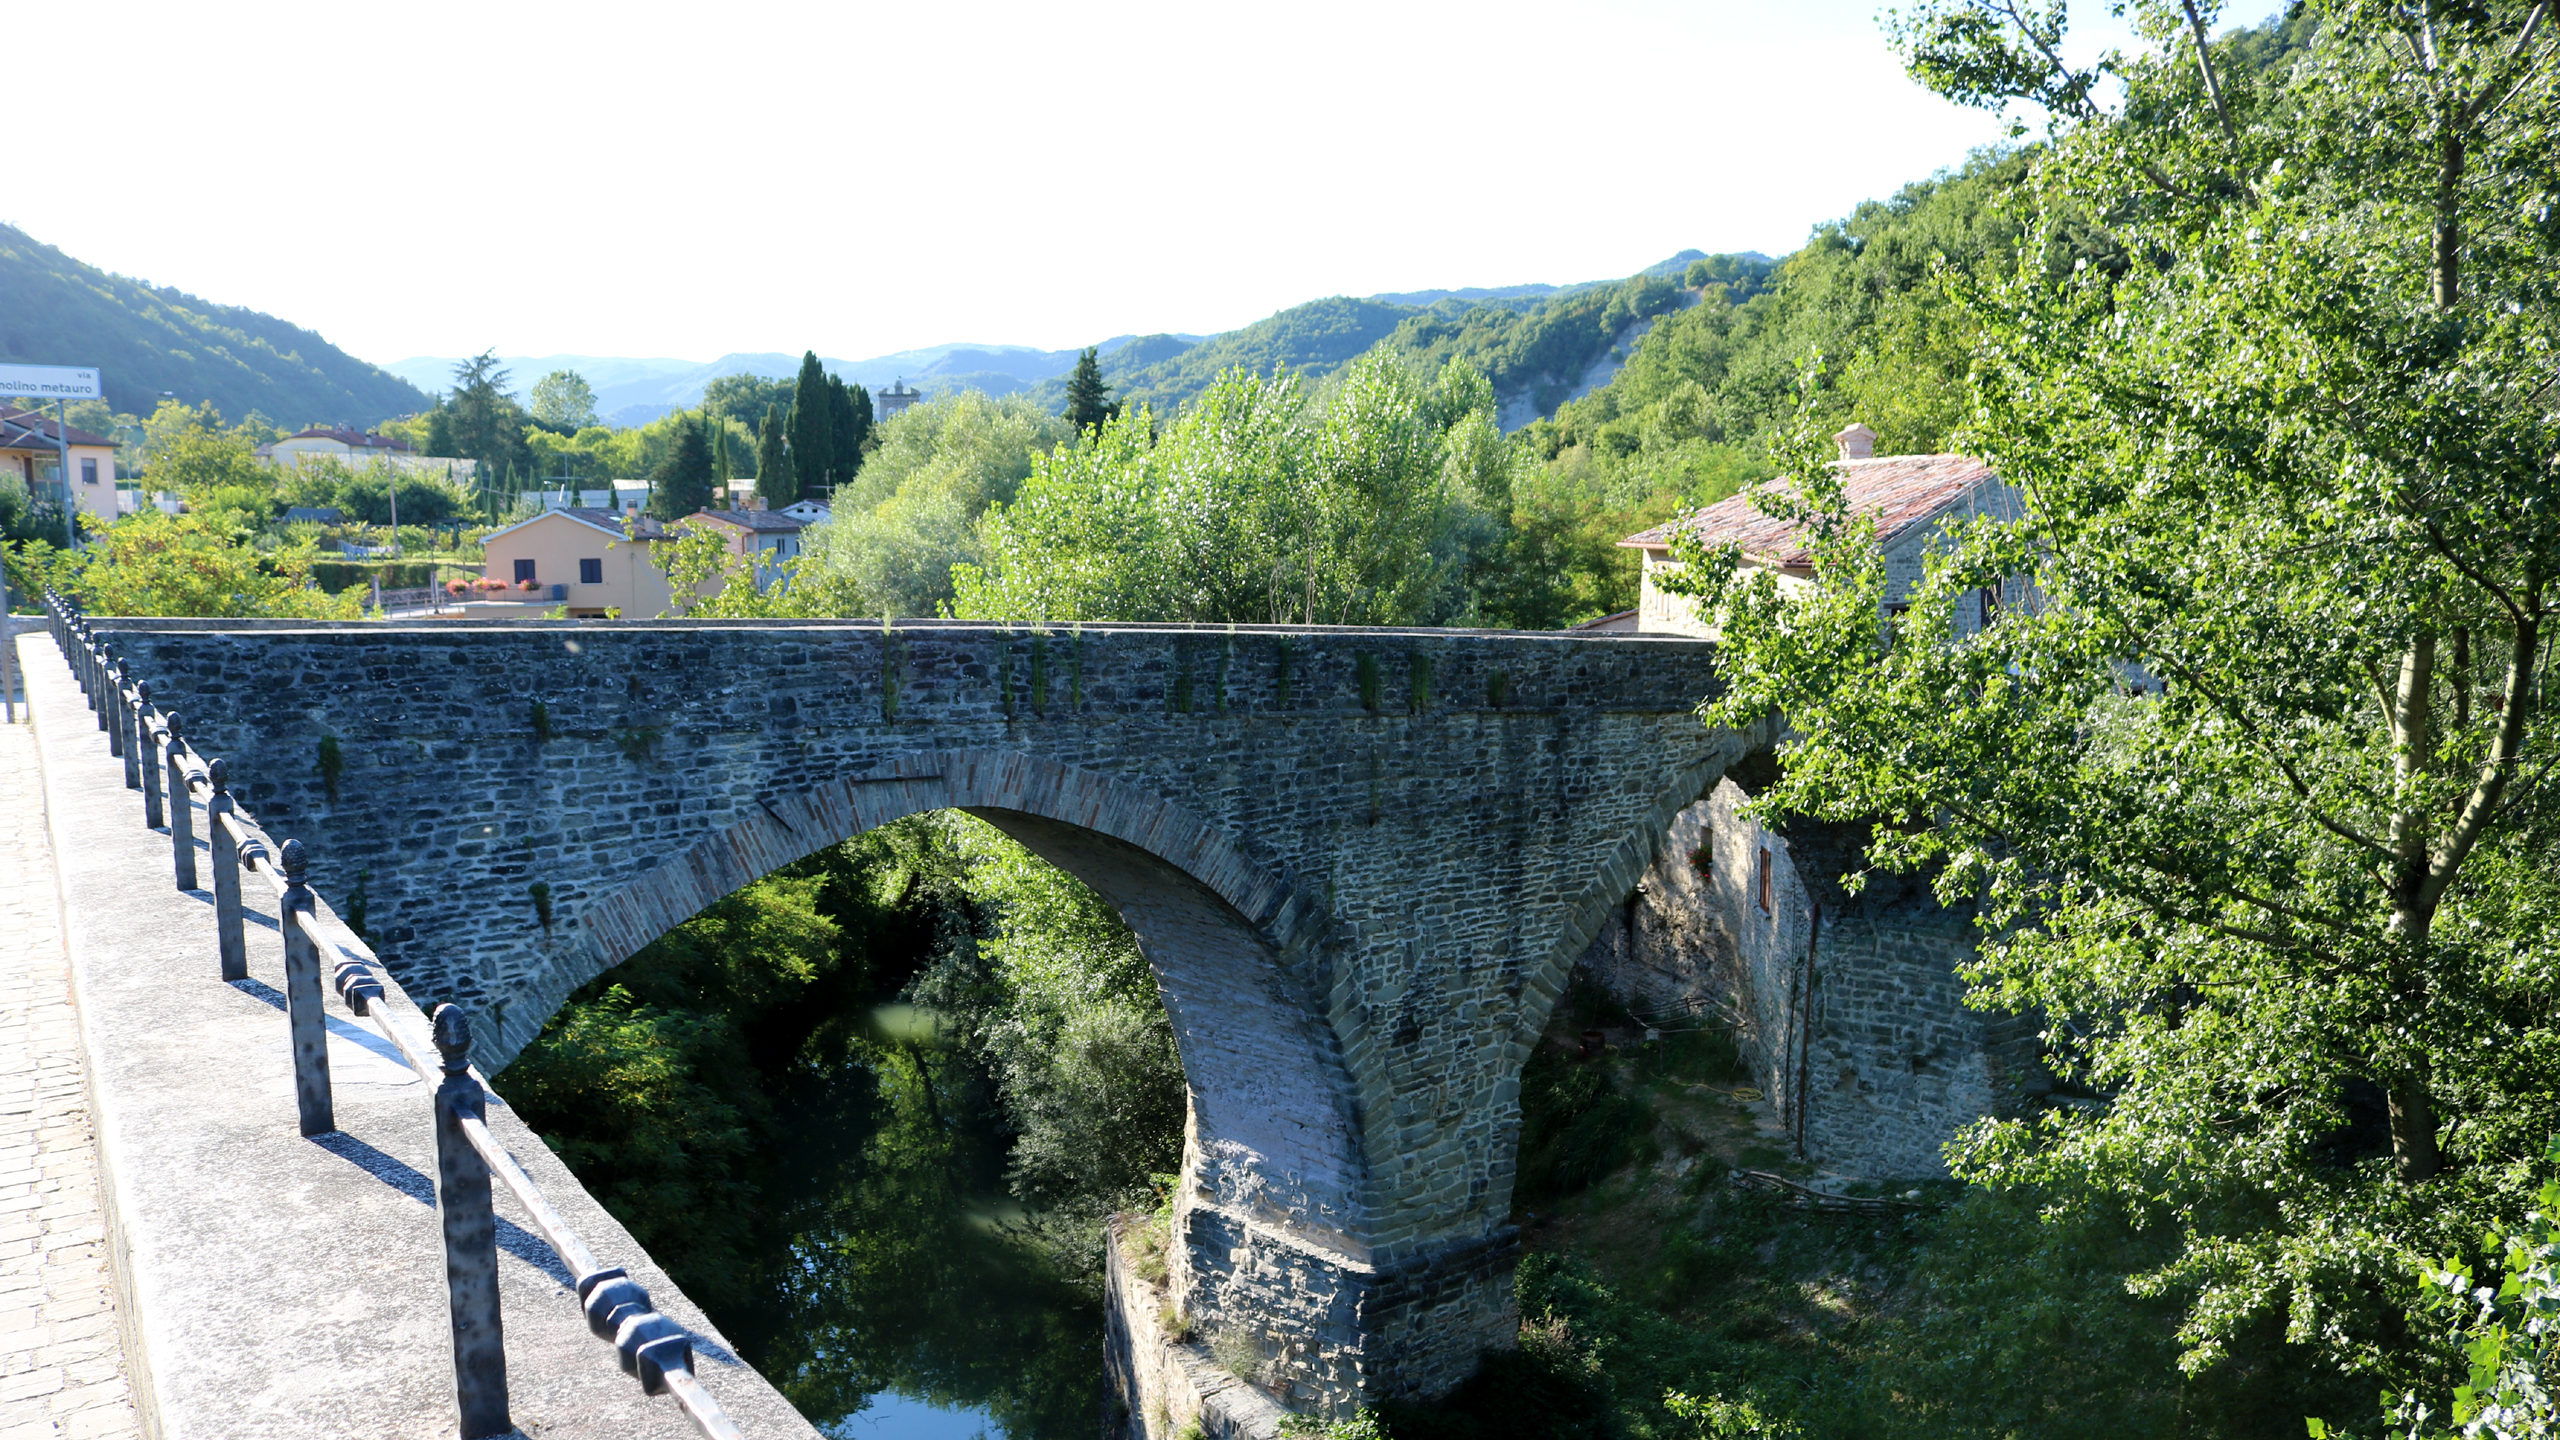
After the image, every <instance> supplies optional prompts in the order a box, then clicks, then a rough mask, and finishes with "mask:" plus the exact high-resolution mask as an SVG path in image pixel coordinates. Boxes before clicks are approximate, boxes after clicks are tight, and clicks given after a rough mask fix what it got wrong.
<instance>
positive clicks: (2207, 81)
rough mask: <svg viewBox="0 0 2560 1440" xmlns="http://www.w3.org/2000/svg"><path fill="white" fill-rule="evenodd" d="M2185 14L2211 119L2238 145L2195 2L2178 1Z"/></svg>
mask: <svg viewBox="0 0 2560 1440" xmlns="http://www.w3.org/2000/svg"><path fill="white" fill-rule="evenodd" d="M2178 3H2179V4H2180V5H2181V6H2184V7H2185V9H2186V12H2187V29H2188V31H2189V32H2190V33H2191V34H2193V35H2194V36H2195V38H2196V68H2197V69H2198V70H2200V71H2202V72H2204V93H2205V98H2206V99H2208V100H2211V101H2212V102H2213V118H2214V119H2216V120H2219V121H2221V122H2222V134H2223V138H2225V139H2227V140H2229V141H2230V142H2231V143H2232V144H2234V145H2238V144H2239V143H2240V132H2239V131H2238V130H2235V129H2233V128H2232V125H2231V112H2230V111H2229V110H2227V109H2225V108H2223V104H2222V82H2221V81H2220V80H2217V79H2215V78H2214V74H2213V55H2212V53H2211V52H2210V51H2209V50H2207V49H2206V48H2205V38H2204V16H2203V15H2201V14H2199V13H2198V12H2197V10H2196V3H2195V0H2178Z"/></svg>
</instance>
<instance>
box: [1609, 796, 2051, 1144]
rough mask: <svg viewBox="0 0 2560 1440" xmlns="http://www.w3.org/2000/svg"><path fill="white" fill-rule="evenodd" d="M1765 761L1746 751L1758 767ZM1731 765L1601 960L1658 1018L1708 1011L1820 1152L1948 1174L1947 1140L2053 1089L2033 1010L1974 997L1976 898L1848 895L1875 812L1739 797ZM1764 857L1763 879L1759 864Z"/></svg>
mask: <svg viewBox="0 0 2560 1440" xmlns="http://www.w3.org/2000/svg"><path fill="white" fill-rule="evenodd" d="M1753 764H1754V762H1750V761H1746V762H1745V763H1744V764H1743V765H1741V766H1738V767H1736V770H1735V772H1734V773H1735V775H1736V776H1738V777H1739V778H1740V779H1742V780H1744V781H1751V780H1753V778H1754V775H1753ZM1748 799H1749V794H1748V792H1747V791H1746V789H1745V788H1744V786H1743V785H1741V784H1737V783H1736V780H1735V779H1734V778H1726V779H1722V780H1720V781H1718V783H1717V784H1716V786H1715V788H1714V790H1713V791H1712V792H1710V793H1709V795H1708V796H1707V798H1706V799H1704V800H1702V801H1699V802H1698V803H1696V804H1694V805H1691V806H1689V807H1687V808H1686V809H1683V810H1682V811H1681V812H1680V813H1679V814H1678V815H1677V816H1676V817H1674V819H1673V820H1672V822H1671V824H1670V826H1669V827H1667V829H1666V830H1665V831H1664V833H1663V835H1662V837H1661V841H1660V843H1659V844H1658V845H1657V847H1656V849H1655V853H1654V858H1653V861H1652V863H1651V864H1650V865H1649V866H1648V867H1647V869H1646V871H1645V874H1644V878H1643V881H1642V882H1641V883H1640V885H1639V886H1638V887H1637V889H1636V891H1635V892H1634V893H1633V894H1632V895H1631V896H1630V897H1629V899H1628V901H1627V903H1626V905H1625V907H1624V909H1623V911H1622V913H1621V916H1620V917H1619V919H1618V922H1617V923H1616V924H1613V925H1612V926H1610V927H1609V928H1607V929H1606V930H1604V931H1603V932H1602V933H1601V935H1600V936H1599V937H1598V939H1596V940H1595V941H1594V943H1593V945H1592V948H1591V950H1590V951H1589V952H1588V953H1587V954H1586V955H1585V956H1584V958H1583V961H1582V966H1583V968H1584V970H1585V972H1586V973H1587V974H1589V975H1590V976H1591V978H1593V979H1594V980H1596V981H1598V982H1599V983H1600V984H1602V985H1603V986H1605V987H1606V988H1607V989H1608V990H1609V991H1610V992H1611V993H1612V994H1614V995H1616V996H1617V997H1619V998H1620V999H1621V1000H1623V1001H1624V1002H1626V1003H1627V1004H1628V1005H1629V1007H1630V1008H1632V1009H1634V1010H1635V1011H1636V1012H1637V1013H1638V1014H1640V1015H1643V1016H1645V1017H1647V1018H1648V1019H1656V1020H1660V1021H1662V1022H1664V1023H1671V1022H1673V1021H1674V1019H1675V1017H1685V1016H1699V1015H1712V1016H1714V1017H1716V1018H1717V1019H1718V1020H1720V1021H1721V1022H1722V1023H1724V1024H1725V1025H1726V1026H1728V1027H1729V1028H1730V1029H1731V1030H1732V1032H1733V1034H1734V1036H1735V1038H1736V1040H1737V1041H1738V1042H1739V1044H1740V1047H1741V1050H1742V1056H1743V1063H1744V1065H1745V1066H1746V1068H1747V1069H1748V1070H1749V1071H1750V1073H1751V1074H1752V1076H1753V1077H1754V1080H1755V1083H1757V1084H1758V1086H1759V1087H1760V1089H1761V1090H1762V1091H1763V1092H1764V1093H1765V1094H1766V1095H1767V1096H1768V1098H1769V1099H1770V1100H1771V1101H1772V1102H1773V1103H1774V1104H1775V1106H1776V1108H1777V1111H1778V1115H1779V1118H1780V1120H1781V1122H1782V1123H1783V1124H1784V1125H1785V1127H1786V1129H1787V1131H1788V1133H1789V1134H1790V1135H1791V1136H1793V1137H1795V1138H1796V1140H1797V1142H1798V1145H1799V1149H1800V1153H1801V1154H1802V1155H1803V1156H1804V1157H1805V1158H1806V1159H1808V1160H1811V1161H1813V1162H1814V1163H1816V1164H1819V1165H1821V1166H1823V1167H1824V1168H1826V1169H1828V1170H1831V1171H1834V1172H1836V1173H1841V1174H1848V1175H1857V1176H1864V1177H1873V1178H1880V1179H1905V1178H1911V1179H1918V1178H1936V1177H1941V1176H1944V1175H1945V1174H1946V1173H1947V1170H1946V1162H1945V1158H1944V1156H1943V1154H1942V1152H1941V1147H1942V1146H1943V1145H1944V1144H1945V1142H1946V1141H1947V1140H1948V1139H1949V1138H1950V1137H1952V1136H1953V1135H1954V1134H1955V1133H1956V1132H1957V1131H1958V1130H1960V1129H1962V1128H1963V1127H1964V1126H1966V1125H1968V1124H1970V1123H1972V1122H1973V1121H1974V1120H1976V1119H1979V1118H1981V1117H1983V1116H1986V1115H1995V1114H2008V1113H2012V1112H2014V1111H2015V1110H2017V1109H2018V1108H2019V1107H2021V1106H2022V1105H2025V1104H2029V1103H2032V1097H2033V1095H2034V1094H2035V1093H2037V1092H2038V1091H2040V1090H2042V1089H2047V1088H2050V1082H2049V1080H2048V1079H2046V1078H2045V1077H2044V1075H2043V1072H2042V1070H2041V1067H2040V1066H2038V1064H2037V1063H2036V1060H2035V1054H2036V1048H2035V1047H2036V1042H2035V1035H2034V1026H2033V1024H2032V1023H2031V1022H2029V1021H2027V1020H2024V1019H2021V1018H2018V1017H2009V1016H1999V1015H1991V1014H1985V1013H1982V1012H1978V1011H1975V1010H1972V1009H1969V1008H1967V1007H1966V1005H1965V1004H1964V994H1965V988H1966V987H1965V984H1964V981H1963V980H1962V978H1961V977H1960V976H1959V975H1958V973H1957V971H1958V968H1959V967H1960V966H1962V965H1963V964H1964V963H1965V962H1966V961H1967V960H1968V959H1970V958H1971V957H1972V955H1973V954H1974V953H1975V947H1974V929H1973V922H1972V917H1971V915H1970V913H1969V912H1967V913H1958V912H1953V911H1949V910H1946V909H1944V908H1942V907H1941V906H1939V905H1938V904H1937V902H1936V900H1935V898H1934V896H1932V895H1931V894H1930V892H1929V889H1928V887H1927V885H1926V884H1925V883H1924V882H1922V881H1919V880H1916V879H1913V878H1911V877H1906V876H1895V875H1881V874H1880V875H1874V876H1871V877H1869V883H1868V885H1867V886H1866V887H1865V889H1864V890H1863V891H1862V892H1861V893H1859V894H1856V895H1851V894H1850V893H1849V892H1848V890H1847V888H1846V887H1845V886H1844V885H1842V884H1841V883H1840V879H1839V877H1840V876H1841V875H1843V874H1844V873H1847V872H1849V871H1851V870H1853V869H1857V868H1860V867H1861V865H1862V861H1861V856H1862V855H1863V852H1864V849H1865V844H1866V835H1865V830H1864V827H1860V826H1834V825H1822V824H1815V823H1805V822H1799V823H1796V824H1793V825H1791V826H1789V827H1788V828H1787V829H1786V830H1785V831H1779V830H1775V829H1771V828H1768V827H1764V826H1762V825H1759V824H1757V823H1755V822H1753V821H1751V820H1750V819H1748V818H1746V817H1745V816H1743V815H1742V814H1741V809H1742V807H1743V806H1744V804H1745V803H1747V801H1748ZM1764 854H1765V855H1766V857H1767V858H1766V866H1767V871H1768V880H1767V887H1766V891H1765V896H1766V900H1767V903H1766V905H1765V906H1764V905H1763V903H1762V902H1763V896H1764V891H1763V887H1762V880H1761V871H1762V866H1763V858H1762V857H1763V855H1764Z"/></svg>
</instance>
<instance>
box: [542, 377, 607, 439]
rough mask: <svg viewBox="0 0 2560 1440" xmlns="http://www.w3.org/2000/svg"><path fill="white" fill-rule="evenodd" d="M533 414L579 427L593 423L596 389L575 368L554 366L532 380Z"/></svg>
mask: <svg viewBox="0 0 2560 1440" xmlns="http://www.w3.org/2000/svg"><path fill="white" fill-rule="evenodd" d="M533 418H534V419H536V420H539V421H541V422H542V423H543V424H545V425H558V426H562V427H564V428H567V429H569V430H583V429H585V428H586V427H587V426H589V425H593V424H594V423H596V392H595V390H594V388H593V387H591V386H589V385H588V384H587V380H586V377H585V376H583V375H580V374H579V373H578V372H577V371H575V370H554V371H552V372H551V373H550V374H548V375H545V376H543V377H542V378H541V379H539V380H536V381H534V382H533Z"/></svg>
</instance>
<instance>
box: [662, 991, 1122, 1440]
mask: <svg viewBox="0 0 2560 1440" xmlns="http://www.w3.org/2000/svg"><path fill="white" fill-rule="evenodd" d="M877 1033H878V1032H877V1031H876V1030H871V1031H869V1037H870V1038H864V1037H862V1036H859V1035H855V1034H853V1033H852V1032H850V1031H848V1034H847V1036H846V1037H845V1038H844V1039H843V1040H842V1041H841V1043H839V1044H834V1045H829V1044H823V1043H821V1044H817V1045H813V1046H812V1055H813V1057H815V1058H813V1060H812V1062H811V1063H809V1064H808V1065H806V1066H804V1067H803V1069H802V1070H801V1071H800V1072H799V1073H796V1074H795V1075H794V1076H793V1077H792V1079H791V1081H790V1083H789V1087H788V1090H787V1091H786V1093H785V1094H783V1095H782V1096H780V1097H779V1099H780V1101H781V1104H782V1108H783V1115H784V1124H783V1127H782V1130H783V1133H785V1134H788V1135H790V1136H792V1137H793V1143H792V1146H791V1149H790V1151H789V1153H788V1154H786V1155H784V1156H781V1157H777V1158H778V1161H779V1163H778V1164H777V1165H776V1166H775V1175H774V1178H773V1179H771V1180H769V1181H768V1182H767V1184H766V1187H765V1208H766V1209H767V1210H768V1211H769V1212H770V1213H771V1215H772V1217H773V1222H772V1223H770V1224H766V1225H763V1226H760V1227H758V1228H759V1230H760V1231H761V1232H763V1238H762V1239H761V1240H760V1241H759V1242H758V1253H756V1254H755V1255H753V1256H752V1257H751V1263H752V1264H753V1267H754V1268H755V1270H756V1271H757V1272H758V1273H759V1274H760V1275H761V1276H762V1277H763V1283H761V1284H759V1285H758V1286H756V1287H754V1291H753V1293H752V1295H751V1296H750V1297H749V1298H747V1299H744V1300H740V1301H735V1302H732V1303H730V1304H729V1305H727V1306H726V1307H724V1308H722V1309H719V1310H715V1311H713V1312H712V1319H713V1320H714V1321H715V1322H716V1323H717V1324H718V1325H719V1326H720V1328H721V1329H722V1330H724V1331H725V1332H727V1334H728V1336H729V1338H730V1339H731V1340H732V1341H733V1342H734V1343H735V1344H736V1345H737V1346H738V1348H739V1350H740V1351H741V1353H743V1354H744V1355H745V1356H746V1357H747V1358H748V1359H749V1360H750V1361H752V1362H753V1363H754V1364H755V1365H756V1367H757V1368H758V1369H760V1370H761V1371H763V1372H764V1374H765V1376H766V1377H767V1378H769V1379H771V1380H772V1381H773V1382H774V1384H776V1385H778V1386H780V1387H781V1388H782V1390H783V1392H784V1393H785V1394H786V1395H788V1396H789V1397H790V1398H791V1401H792V1403H793V1404H795V1405H797V1406H798V1407H799V1409H800V1413H802V1414H803V1415H806V1416H807V1417H809V1419H810V1421H811V1422H812V1423H814V1424H816V1425H817V1426H818V1427H819V1428H820V1429H821V1430H822V1431H824V1432H826V1433H827V1434H829V1435H831V1436H840V1437H845V1440H972V1437H976V1436H981V1435H983V1436H985V1437H987V1440H998V1437H1006V1440H1052V1437H1057V1440H1066V1437H1074V1440H1088V1437H1090V1436H1092V1435H1093V1434H1094V1433H1095V1431H1096V1429H1097V1428H1098V1423H1099V1406H1100V1405H1101V1403H1102V1375H1103V1370H1102V1303H1101V1298H1100V1294H1099V1291H1098V1290H1097V1289H1096V1288H1094V1287H1093V1286H1092V1285H1090V1284H1089V1283H1084V1284H1080V1283H1077V1281H1076V1280H1075V1279H1074V1278H1072V1277H1071V1276H1070V1275H1069V1274H1068V1273H1067V1272H1068V1267H1067V1266H1065V1265H1063V1264H1061V1263H1059V1262H1058V1261H1056V1260H1055V1259H1053V1258H1052V1255H1051V1252H1050V1251H1048V1250H1046V1249H1044V1248H1042V1247H1041V1246H1039V1245H1036V1244H1032V1243H1029V1242H1028V1241H1027V1240H1026V1239H1025V1237H1024V1228H1023V1227H1024V1220H1025V1217H1024V1216H1023V1215H1022V1213H1021V1211H1020V1208H1019V1207H1018V1206H1016V1205H1014V1204H1013V1203H1012V1202H1011V1200H1010V1199H1009V1198H1008V1197H1007V1195H1006V1192H1005V1187H1004V1183H1003V1169H1004V1156H1005V1146H1006V1137H1005V1136H1004V1135H1003V1133H1002V1132H1001V1130H1000V1128H999V1126H998V1124H997V1122H996V1120H995V1118H994V1117H995V1115H996V1113H997V1111H996V1106H995V1105H994V1103H993V1099H994V1097H993V1095H992V1093H991V1092H990V1090H989V1087H988V1086H987V1084H986V1082H985V1080H984V1079H983V1077H981V1076H979V1075H977V1074H976V1073H975V1071H974V1067H972V1066H971V1065H969V1064H968V1063H967V1062H966V1060H965V1059H964V1058H963V1057H960V1056H957V1055H954V1054H952V1053H950V1052H948V1051H937V1050H935V1049H933V1048H932V1047H930V1046H920V1045H909V1044H899V1043H894V1042H891V1043H883V1042H881V1041H879V1040H878V1039H877Z"/></svg>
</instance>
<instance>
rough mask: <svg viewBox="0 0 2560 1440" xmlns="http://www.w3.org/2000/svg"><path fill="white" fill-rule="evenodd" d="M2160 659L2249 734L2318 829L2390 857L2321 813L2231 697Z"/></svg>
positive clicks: (2279, 754) (2357, 832)
mask: <svg viewBox="0 0 2560 1440" xmlns="http://www.w3.org/2000/svg"><path fill="white" fill-rule="evenodd" d="M2160 659H2161V663H2162V665H2163V667H2164V668H2166V669H2168V670H2169V671H2170V673H2171V674H2173V675H2176V676H2177V677H2178V680H2179V683H2181V684H2184V685H2189V686H2192V687H2194V688H2195V690H2196V691H2197V692H2198V693H2200V694H2202V695H2203V696H2204V697H2205V698H2206V699H2207V700H2209V701H2211V702H2212V703H2213V707H2214V708H2215V709H2217V710H2219V711H2221V712H2222V713H2223V715H2224V717H2225V718H2227V719H2229V720H2230V721H2231V723H2232V725H2233V727H2234V728H2236V729H2237V730H2238V731H2239V732H2240V733H2241V734H2243V735H2246V736H2248V737H2249V740H2250V743H2252V744H2253V745H2255V746H2256V747H2257V749H2258V752H2259V753H2260V754H2262V755H2264V756H2266V757H2267V762H2268V763H2269V764H2271V765H2273V766H2275V767H2276V770H2277V772H2278V773H2280V774H2282V775H2283V776H2284V778H2285V781H2286V783H2287V784H2289V785H2291V786H2292V787H2293V793H2294V794H2295V795H2297V796H2299V797H2301V800H2302V807H2303V811H2304V813H2306V814H2308V815H2309V816H2310V817H2311V823H2312V824H2314V825H2317V826H2319V827H2320V828H2321V829H2323V830H2326V831H2328V832H2329V833H2330V834H2332V835H2335V836H2337V837H2338V838H2339V839H2341V840H2344V841H2346V842H2347V843H2348V844H2351V845H2361V846H2363V847H2364V848H2365V849H2367V850H2369V851H2371V852H2373V854H2374V855H2375V856H2376V857H2377V858H2379V859H2384V860H2388V859H2390V858H2391V847H2390V846H2388V845H2385V844H2383V843H2382V842H2381V841H2379V840H2376V839H2375V838H2373V837H2372V836H2370V835H2367V834H2365V833H2364V832H2363V831H2360V830H2358V829H2356V828H2355V827H2354V826H2352V825H2348V824H2346V823H2345V822H2343V821H2338V820H2332V819H2330V818H2329V817H2328V816H2327V815H2325V814H2323V813H2321V811H2320V809H2319V808H2318V806H2317V805H2316V804H2315V803H2314V802H2313V800H2312V797H2311V786H2310V785H2309V784H2308V783H2306V782H2305V781H2304V780H2303V778H2302V774H2301V772H2300V771H2298V770H2296V769H2295V768H2294V766H2293V762H2292V761H2291V760H2288V759H2286V758H2285V756H2284V753H2283V752H2282V751H2280V750H2278V749H2277V748H2276V747H2275V746H2273V745H2271V744H2268V743H2267V742H2266V741H2265V740H2263V739H2262V738H2260V731H2261V729H2262V727H2260V726H2258V725H2256V724H2254V723H2252V722H2251V720H2250V718H2249V717H2248V716H2246V715H2243V714H2241V713H2240V712H2239V709H2238V707H2237V706H2235V705H2234V704H2232V702H2231V701H2230V700H2228V699H2227V698H2225V697H2224V696H2222V695H2221V694H2219V693H2217V691H2216V690H2215V687H2213V686H2212V685H2209V684H2207V683H2206V682H2205V680H2204V678H2203V677H2202V676H2201V675H2199V674H2197V673H2196V672H2195V671H2194V670H2193V669H2190V668H2188V667H2186V666H2182V665H2179V664H2178V663H2177V661H2176V660H2175V659H2172V658H2170V657H2167V656H2162V657H2160Z"/></svg>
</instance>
